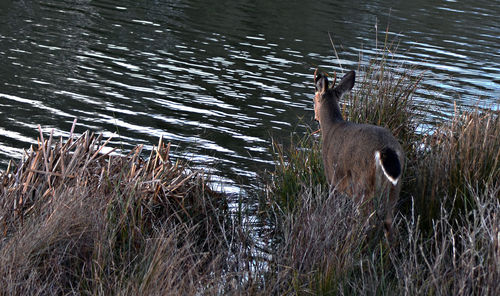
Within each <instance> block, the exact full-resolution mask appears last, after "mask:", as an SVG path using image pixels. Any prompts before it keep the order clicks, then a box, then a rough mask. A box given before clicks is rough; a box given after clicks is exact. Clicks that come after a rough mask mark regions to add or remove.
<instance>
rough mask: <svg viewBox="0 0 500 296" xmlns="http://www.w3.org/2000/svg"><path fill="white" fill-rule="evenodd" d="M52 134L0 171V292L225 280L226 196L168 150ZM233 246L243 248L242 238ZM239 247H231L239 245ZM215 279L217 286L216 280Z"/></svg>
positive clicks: (178, 288)
mask: <svg viewBox="0 0 500 296" xmlns="http://www.w3.org/2000/svg"><path fill="white" fill-rule="evenodd" d="M108 142H109V140H108V141H105V142H104V141H103V140H102V137H101V136H96V135H94V134H90V133H89V132H85V133H84V134H83V135H82V136H81V137H79V138H78V139H73V137H70V138H69V139H68V140H67V141H63V140H62V139H61V140H60V141H57V142H56V140H55V139H53V137H52V135H51V136H50V138H49V139H48V140H44V139H43V135H42V133H41V132H40V138H39V143H38V146H37V147H36V148H35V147H32V148H31V149H30V150H29V151H27V152H26V153H25V155H24V157H23V159H22V160H21V161H19V163H18V164H17V165H11V166H9V168H8V169H7V170H6V171H5V172H3V173H1V174H0V262H1V264H0V294H3V295H37V294H44V295H47V294H50V295H57V294H92V295H103V294H131V295H151V294H158V295H159V294H162V295H166V294H175V295H179V294H186V293H187V294H195V293H203V292H206V293H215V292H216V291H218V289H222V288H223V287H224V285H225V284H224V283H221V280H220V274H221V273H222V271H223V270H224V269H226V271H229V270H230V265H229V264H225V265H224V266H225V268H222V267H221V266H222V264H223V263H222V262H227V260H228V257H229V255H228V254H229V249H230V247H231V246H232V244H233V243H234V239H231V240H230V239H227V236H231V237H232V238H234V237H235V236H232V235H230V233H231V231H232V228H231V227H230V225H228V223H227V221H228V217H227V213H228V212H227V201H226V200H225V196H224V195H222V194H220V193H217V192H214V191H212V190H211V189H210V187H209V186H208V185H207V180H206V177H205V174H204V173H203V171H198V170H190V169H189V167H188V166H187V164H184V163H182V162H180V161H172V160H171V159H170V158H169V149H170V144H165V143H163V141H162V140H161V139H160V142H159V144H158V146H157V147H155V148H154V149H153V150H152V152H151V155H150V157H149V158H148V159H147V160H144V159H143V158H142V157H141V156H140V154H141V150H142V146H138V147H136V148H135V149H133V150H132V151H131V152H130V153H129V154H128V155H116V154H115V155H113V154H112V153H110V152H111V151H112V150H111V151H107V152H106V153H103V151H104V150H105V148H106V145H107V143H108ZM241 248H242V247H241ZM241 248H240V249H241ZM221 287H222V288H221Z"/></svg>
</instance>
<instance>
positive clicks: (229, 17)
mask: <svg viewBox="0 0 500 296" xmlns="http://www.w3.org/2000/svg"><path fill="white" fill-rule="evenodd" d="M498 16H500V1H483V0H481V1H473V2H472V1H469V2H467V3H464V1H462V2H456V1H428V0H420V1H371V0H366V1H356V0H353V1H293V0H292V1H290V0H287V1H281V0H276V1H238V0H236V1H234V0H233V1H202V0H190V1H135V0H134V1H132V0H130V1H89V0H87V1H84V0H74V1H70V0H68V1H54V0H47V1H28V0H25V1H4V0H0V69H1V71H0V163H1V166H2V167H5V165H6V163H7V162H8V160H9V159H11V158H19V157H20V156H21V154H22V149H23V148H29V145H30V144H32V143H35V141H36V138H37V135H38V131H37V125H38V124H40V125H41V126H42V128H43V130H44V132H46V133H49V132H50V131H51V130H54V134H55V135H63V136H67V135H68V133H69V130H70V128H71V125H72V122H73V119H74V118H77V120H78V124H77V127H76V132H77V133H82V132H83V131H85V130H86V129H91V130H93V131H97V132H103V133H104V134H105V135H108V136H109V135H112V134H113V133H117V134H118V135H119V136H117V137H116V138H115V140H114V142H113V145H115V146H119V147H122V148H123V149H125V150H127V149H130V148H132V147H133V146H135V145H136V144H145V150H150V149H151V148H152V145H153V144H155V143H156V142H157V141H158V138H159V137H160V136H163V137H164V138H165V139H166V140H168V141H172V144H173V145H174V147H176V148H175V154H176V155H177V156H183V157H188V158H192V159H193V161H194V162H195V164H196V165H199V166H207V165H209V166H211V167H214V168H215V169H214V173H215V174H216V175H217V176H219V177H221V178H222V179H224V180H225V182H227V183H226V185H225V186H226V189H227V190H238V188H239V186H238V185H235V184H249V183H251V182H252V181H253V180H254V178H255V175H256V173H258V172H260V171H262V170H264V169H269V168H271V156H270V154H269V147H270V135H271V134H272V135H274V136H279V137H281V138H283V139H286V138H287V137H288V136H289V135H290V134H291V133H292V132H294V131H298V132H300V131H302V130H303V129H302V127H301V125H300V124H298V122H299V119H300V118H302V120H303V122H304V123H306V124H308V123H312V117H313V114H312V113H313V111H312V108H313V103H312V96H313V87H312V85H311V81H312V73H313V71H314V69H315V67H316V66H318V65H320V66H321V67H322V68H324V69H330V70H332V71H333V70H337V71H339V70H340V67H339V62H338V61H337V59H336V58H335V56H334V52H333V50H332V46H331V44H330V40H329V37H328V32H331V33H332V36H333V40H334V42H335V44H336V45H337V49H338V53H339V57H340V63H341V64H342V67H343V68H344V69H350V68H356V67H357V63H358V60H359V54H360V52H363V55H364V56H369V55H370V54H371V53H373V52H375V50H376V48H377V47H380V46H381V43H382V42H383V38H384V34H385V32H384V31H385V28H386V25H387V24H389V38H390V39H391V40H394V39H395V40H396V41H397V42H399V47H398V58H399V59H401V60H404V61H406V63H410V64H418V65H420V69H421V70H422V71H425V76H424V77H425V78H424V86H425V88H426V89H427V90H426V91H421V92H419V93H417V96H418V99H419V100H420V101H421V102H422V105H423V106H422V110H432V112H429V114H428V118H429V120H430V121H432V120H433V118H435V117H436V116H437V117H446V116H447V114H449V113H450V112H451V111H452V110H453V103H454V102H456V103H457V104H458V105H467V106H474V105H476V104H478V102H480V103H481V104H483V105H485V106H489V108H495V109H496V108H498V104H499V103H500V24H499V20H498V19H499V18H498ZM376 24H378V25H377V29H376V28H375V27H376ZM376 31H378V33H379V34H378V36H377V34H376ZM376 40H378V41H379V43H378V44H376ZM478 99H480V100H479V101H478Z"/></svg>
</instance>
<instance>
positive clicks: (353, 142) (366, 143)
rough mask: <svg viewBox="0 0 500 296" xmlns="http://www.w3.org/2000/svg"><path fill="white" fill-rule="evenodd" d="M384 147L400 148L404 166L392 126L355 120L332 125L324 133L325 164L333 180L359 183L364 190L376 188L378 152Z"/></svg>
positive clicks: (396, 149)
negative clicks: (391, 130) (388, 127)
mask: <svg viewBox="0 0 500 296" xmlns="http://www.w3.org/2000/svg"><path fill="white" fill-rule="evenodd" d="M384 148H389V149H392V150H393V151H394V152H396V154H397V155H398V156H399V162H400V166H401V167H402V166H403V160H404V155H403V150H402V149H401V145H400V144H399V143H398V141H397V140H396V139H395V138H394V137H393V136H392V134H391V132H390V131H389V130H387V129H385V128H383V127H379V126H374V125H368V124H355V123H351V122H339V123H336V124H334V125H332V127H331V128H330V129H329V130H328V131H327V132H326V133H325V134H323V144H322V156H323V164H324V166H325V173H326V176H327V178H328V181H329V183H335V185H338V184H337V183H340V185H341V186H340V187H346V186H348V185H355V186H357V187H358V188H361V189H362V190H365V189H366V190H368V189H369V188H373V187H374V186H375V181H376V180H375V174H376V167H375V158H374V157H375V152H376V151H381V150H382V149H384ZM342 184H343V186H342ZM343 189H345V188H343ZM341 190H342V188H341Z"/></svg>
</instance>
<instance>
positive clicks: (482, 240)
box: [262, 54, 500, 295]
mask: <svg viewBox="0 0 500 296" xmlns="http://www.w3.org/2000/svg"><path fill="white" fill-rule="evenodd" d="M388 58H389V57H388V56H387V55H386V54H382V55H380V56H376V57H375V58H374V59H373V60H372V61H371V62H370V63H369V64H368V66H367V68H366V69H365V71H364V72H363V73H365V74H364V75H363V76H362V77H361V79H360V81H358V88H355V90H353V92H352V93H351V95H349V96H346V97H345V98H344V102H342V104H341V109H342V112H343V114H344V117H345V118H347V119H348V120H351V121H354V122H366V123H372V124H377V125H381V126H385V127H387V128H388V129H390V130H391V131H392V132H393V134H394V135H395V136H396V137H397V138H398V139H399V140H400V142H401V144H402V146H403V148H404V149H405V152H406V156H407V160H406V164H407V165H406V168H405V172H404V180H403V184H404V185H403V190H402V193H401V201H400V204H399V210H400V212H399V214H398V215H397V217H396V219H395V222H396V227H397V229H398V230H399V231H398V232H399V237H398V239H397V242H396V243H395V244H392V245H390V246H389V245H388V242H387V241H385V240H384V239H382V237H381V235H373V234H371V232H370V229H369V227H367V225H369V223H368V221H367V220H368V218H367V217H362V216H360V215H359V212H360V211H359V205H357V204H355V203H354V202H353V201H351V199H350V198H349V197H347V196H342V195H341V194H334V195H330V194H329V193H328V191H327V190H325V186H326V185H325V183H326V180H325V179H324V177H323V176H322V175H323V173H322V171H321V167H316V166H312V165H311V164H316V163H319V164H321V156H320V155H321V153H320V144H319V143H320V139H318V138H316V137H313V136H311V135H310V133H306V135H305V136H303V137H300V136H297V137H299V138H298V139H292V140H291V144H290V145H288V148H287V149H281V148H280V149H276V148H275V149H274V151H273V152H274V153H275V154H276V156H275V163H276V168H275V172H274V173H273V174H272V176H271V180H270V181H269V187H268V190H267V194H266V202H263V203H262V204H263V208H264V209H268V208H274V210H267V211H266V210H263V212H264V213H267V214H268V213H271V214H268V216H270V217H273V218H272V219H268V220H269V221H272V222H273V221H274V222H277V223H276V224H275V228H276V230H275V231H274V232H270V234H269V235H270V236H271V237H272V238H274V239H275V241H276V242H277V243H276V246H275V248H274V249H273V253H275V254H277V255H276V256H275V257H274V258H273V259H274V261H273V264H274V265H273V269H272V270H273V271H275V270H278V271H279V272H280V276H274V277H272V278H273V279H274V280H275V282H276V283H279V284H277V286H279V287H281V290H280V293H284V294H298V295H302V294H306V295H337V294H349V295H367V294H369V295H372V294H377V295H402V294H405V295H422V294H429V295H497V294H499V293H500V286H499V285H498V282H499V280H500V251H499V250H500V245H499V241H500V226H499V225H500V216H499V215H498V213H500V197H499V196H500V182H499V180H500V175H499V174H500V166H499V163H500V162H499V159H500V137H498V135H500V119H499V114H498V113H495V112H493V111H492V112H484V111H480V110H479V109H476V110H458V109H456V110H455V114H454V115H453V117H452V118H450V119H449V120H446V121H443V122H442V123H438V124H436V126H435V127H434V128H433V129H432V130H429V131H427V133H422V132H419V126H418V124H417V123H418V122H419V121H420V116H421V115H420V112H419V111H418V104H417V102H416V101H415V100H414V98H413V94H414V93H415V90H416V89H417V88H418V87H419V83H420V81H421V80H422V79H423V76H422V74H420V75H415V72H414V71H415V70H414V69H411V68H406V69H405V68H401V67H398V68H397V69H398V71H397V73H396V72H394V71H395V69H394V68H391V67H388V66H387V65H388ZM393 64H395V63H393ZM282 146H283V145H279V144H274V147H282ZM290 204H291V205H293V207H292V208H291V207H290V206H288V205H290ZM269 205H271V206H269ZM276 209H278V210H276ZM276 215H281V217H280V218H275V217H274V216H276Z"/></svg>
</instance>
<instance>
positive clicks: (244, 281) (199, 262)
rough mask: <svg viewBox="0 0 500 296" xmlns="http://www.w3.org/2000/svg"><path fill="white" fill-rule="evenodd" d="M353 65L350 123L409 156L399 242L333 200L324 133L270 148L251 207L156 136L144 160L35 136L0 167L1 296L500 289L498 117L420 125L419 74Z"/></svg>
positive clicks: (92, 143) (92, 139)
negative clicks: (371, 128)
mask: <svg viewBox="0 0 500 296" xmlns="http://www.w3.org/2000/svg"><path fill="white" fill-rule="evenodd" d="M401 67H403V69H404V70H401ZM396 68H397V69H396ZM357 70H358V71H357V72H358V73H361V75H360V77H359V80H358V82H357V87H355V88H354V89H353V91H352V92H351V93H350V94H347V95H345V96H344V98H343V100H342V102H341V109H342V110H341V111H342V113H343V116H344V118H348V119H349V120H351V121H354V122H362V123H371V124H376V125H380V126H384V127H386V128H388V129H389V130H390V131H391V132H392V133H393V134H394V136H395V137H396V138H397V139H398V140H399V142H400V143H401V146H402V148H403V150H404V151H405V154H406V162H405V164H406V165H405V170H404V175H403V185H402V189H401V194H400V200H399V202H398V205H397V208H398V211H397V214H396V215H395V217H394V227H395V228H396V229H397V235H396V239H395V240H394V242H393V243H391V244H389V243H388V242H387V240H385V239H384V236H383V233H377V232H373V231H372V230H371V225H372V224H371V223H369V222H370V221H369V220H370V219H371V218H373V217H365V216H363V215H361V214H360V211H359V205H358V204H356V203H355V202H354V201H353V200H352V199H350V198H346V197H345V196H342V194H339V193H338V194H337V193H333V194H331V195H330V194H329V192H328V191H329V190H328V185H327V182H326V178H325V175H324V171H323V164H322V160H321V151H320V147H321V146H320V143H321V139H320V136H319V133H314V130H315V128H311V129H310V131H309V132H307V133H305V134H304V135H293V136H292V137H291V139H290V141H289V142H285V143H280V142H278V141H277V140H274V141H273V145H272V147H271V148H270V149H271V150H272V154H273V156H274V157H275V169H274V171H273V172H269V173H263V174H262V176H261V177H262V178H261V179H260V180H261V181H262V184H263V185H262V187H263V189H262V192H261V193H260V194H259V196H256V197H255V200H256V204H257V209H256V210H255V209H254V210H252V211H249V210H247V209H246V207H245V206H244V205H240V206H239V207H234V206H232V205H231V202H233V201H230V200H229V199H228V198H227V196H225V195H224V194H223V193H220V192H215V191H213V190H212V189H211V187H210V186H209V182H208V180H209V176H207V173H206V172H205V171H203V170H198V169H192V168H190V166H189V162H188V161H182V160H173V159H171V158H170V157H169V152H170V145H169V143H165V142H164V141H163V140H162V139H160V140H159V143H158V144H157V145H156V146H155V147H154V149H152V151H151V153H150V155H149V157H144V156H143V154H142V153H141V152H142V146H137V147H136V148H135V149H133V150H132V151H130V152H129V153H128V154H127V155H116V154H114V153H110V152H111V149H105V148H107V146H106V145H108V141H107V140H106V139H103V138H102V136H99V135H95V134H92V133H90V132H85V133H84V134H83V135H81V136H80V137H77V138H75V137H70V138H68V139H55V138H53V137H52V136H47V135H45V137H44V135H43V134H42V133H41V132H40V136H39V141H38V145H36V146H35V147H31V148H30V149H29V150H28V151H26V153H25V155H24V156H23V158H22V159H21V160H19V161H18V162H17V163H14V162H11V165H9V167H8V168H7V169H6V170H5V171H4V172H1V173H0V294H1V295H67V294H82V295H221V294H229V295H234V294H237V295H240V294H243V295H338V294H340V295H344V294H348V295H374V294H375V295H422V294H425V295H500V285H499V284H498V283H500V197H499V195H500V136H499V135H500V118H499V114H498V112H497V111H491V110H490V111H488V110H486V111H485V110H482V109H480V108H477V109H474V110H464V109H460V108H458V107H457V108H455V112H454V114H453V116H452V117H451V118H449V119H446V120H443V121H442V122H441V123H437V124H436V125H435V126H434V127H432V128H429V129H428V130H422V127H421V126H420V124H419V122H421V119H422V116H423V111H422V108H420V106H419V102H417V101H416V99H415V98H414V93H415V91H416V89H418V88H419V87H421V85H420V82H421V80H423V79H425V73H424V74H418V73H417V72H415V71H416V70H415V69H413V68H404V65H403V66H402V65H399V64H397V63H394V61H392V60H391V57H390V54H389V51H386V52H383V53H381V54H380V55H378V56H376V57H374V58H373V59H372V61H371V63H369V64H366V65H364V66H361V65H360V66H359V69H357ZM311 75H312V73H311ZM311 77H312V76H311ZM313 89H314V87H313V85H312V78H311V92H313ZM492 110H493V109H492ZM311 112H312V110H311ZM254 207H255V206H254ZM256 221H257V222H256Z"/></svg>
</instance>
